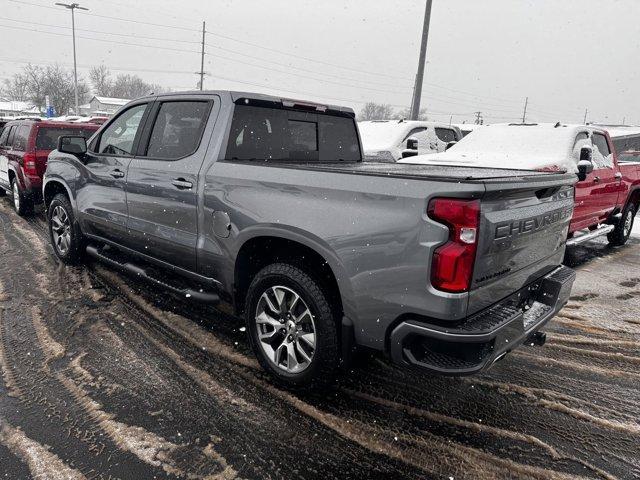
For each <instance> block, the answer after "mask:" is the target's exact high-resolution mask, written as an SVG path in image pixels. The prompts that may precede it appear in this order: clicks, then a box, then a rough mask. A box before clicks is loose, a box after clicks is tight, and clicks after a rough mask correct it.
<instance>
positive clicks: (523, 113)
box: [522, 97, 529, 123]
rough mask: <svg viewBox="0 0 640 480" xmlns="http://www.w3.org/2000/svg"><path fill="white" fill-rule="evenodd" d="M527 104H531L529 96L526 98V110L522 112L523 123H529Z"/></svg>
mask: <svg viewBox="0 0 640 480" xmlns="http://www.w3.org/2000/svg"><path fill="white" fill-rule="evenodd" d="M527 105H529V97H527V98H525V99H524V111H523V112H522V123H527Z"/></svg>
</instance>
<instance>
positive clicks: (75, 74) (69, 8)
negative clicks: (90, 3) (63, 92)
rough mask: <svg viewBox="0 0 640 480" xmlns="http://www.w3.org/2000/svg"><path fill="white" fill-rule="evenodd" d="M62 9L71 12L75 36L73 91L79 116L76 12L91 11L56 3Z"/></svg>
mask: <svg viewBox="0 0 640 480" xmlns="http://www.w3.org/2000/svg"><path fill="white" fill-rule="evenodd" d="M56 5H59V6H60V7H64V8H66V9H68V10H71V31H72V36H73V90H74V94H75V106H76V108H75V110H74V113H75V114H76V115H78V67H77V65H76V19H75V15H74V10H75V9H78V10H89V9H88V8H85V7H81V6H80V4H78V3H56Z"/></svg>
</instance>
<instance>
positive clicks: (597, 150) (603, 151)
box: [591, 133, 613, 167]
mask: <svg viewBox="0 0 640 480" xmlns="http://www.w3.org/2000/svg"><path fill="white" fill-rule="evenodd" d="M591 142H592V143H593V157H592V158H593V163H594V164H595V165H596V166H597V167H613V160H612V155H611V150H609V143H608V142H607V137H605V136H604V135H602V134H601V133H594V134H593V135H591Z"/></svg>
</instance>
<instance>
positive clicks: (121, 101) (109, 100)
mask: <svg viewBox="0 0 640 480" xmlns="http://www.w3.org/2000/svg"><path fill="white" fill-rule="evenodd" d="M94 99H96V100H97V101H98V102H100V103H102V104H103V105H117V106H122V105H126V104H127V103H129V102H130V101H131V100H130V99H128V98H114V97H100V96H98V95H95V96H94V97H93V98H92V99H91V101H93V100H94Z"/></svg>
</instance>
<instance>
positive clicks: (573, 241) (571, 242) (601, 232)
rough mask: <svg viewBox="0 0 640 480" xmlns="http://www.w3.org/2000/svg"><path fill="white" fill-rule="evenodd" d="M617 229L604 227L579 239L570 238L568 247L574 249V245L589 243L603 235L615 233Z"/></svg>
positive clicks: (613, 226) (609, 226) (580, 236)
mask: <svg viewBox="0 0 640 480" xmlns="http://www.w3.org/2000/svg"><path fill="white" fill-rule="evenodd" d="M614 228H616V227H615V225H603V226H602V227H599V228H596V229H595V230H594V231H592V232H589V233H584V234H582V235H579V236H577V237H573V238H570V239H569V240H567V247H572V246H573V245H580V244H581V243H584V242H588V241H589V240H593V239H594V238H597V237H599V236H601V235H606V234H607V233H610V232H612V231H613V229H614Z"/></svg>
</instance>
